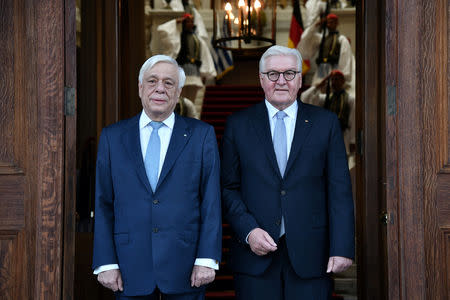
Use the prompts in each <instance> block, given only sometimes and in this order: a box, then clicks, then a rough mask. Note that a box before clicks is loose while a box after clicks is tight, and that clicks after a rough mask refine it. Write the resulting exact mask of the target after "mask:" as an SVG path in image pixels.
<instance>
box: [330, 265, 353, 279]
mask: <svg viewBox="0 0 450 300" xmlns="http://www.w3.org/2000/svg"><path fill="white" fill-rule="evenodd" d="M356 269H357V267H356V264H355V263H353V264H352V265H351V266H350V267H349V268H348V269H347V270H345V271H344V272H341V273H337V274H333V277H334V278H356Z"/></svg>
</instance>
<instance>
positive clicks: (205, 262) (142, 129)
mask: <svg viewBox="0 0 450 300" xmlns="http://www.w3.org/2000/svg"><path fill="white" fill-rule="evenodd" d="M150 122H152V120H151V119H150V118H149V117H148V116H147V114H146V113H145V111H142V113H141V117H140V118H139V136H140V140H141V151H142V158H143V159H144V160H145V153H146V151H147V146H148V140H149V139H150V135H151V133H152V131H153V128H152V127H151V126H150V125H149V124H150ZM162 123H163V124H164V125H163V126H161V127H160V128H159V130H158V135H159V138H160V140H161V151H160V157H159V170H158V178H159V175H161V170H162V167H163V164H164V159H165V158H166V154H167V149H168V148H169V143H170V138H171V137H172V131H173V126H174V125H175V114H174V113H172V114H171V115H170V116H169V117H168V118H167V119H165V120H164V121H163V122H162ZM194 265H197V266H204V267H209V268H212V269H215V270H218V269H219V263H218V262H217V261H216V260H214V259H211V258H197V259H196V260H195V262H194ZM113 269H119V265H118V264H109V265H103V266H100V267H98V268H96V269H95V270H94V274H95V275H97V274H98V273H100V272H103V271H108V270H113Z"/></svg>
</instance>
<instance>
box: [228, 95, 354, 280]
mask: <svg viewBox="0 0 450 300" xmlns="http://www.w3.org/2000/svg"><path fill="white" fill-rule="evenodd" d="M222 150H223V157H222V199H223V205H224V216H225V218H226V219H227V220H228V222H229V223H230V224H231V227H232V229H233V231H234V233H235V236H234V238H233V240H232V243H231V260H230V264H231V268H232V269H233V270H234V271H236V272H241V273H246V274H251V275H258V274H261V273H262V272H264V271H265V270H266V268H267V267H268V266H269V264H270V262H271V259H272V255H270V254H269V255H265V256H257V255H256V254H254V253H253V252H252V251H251V249H250V247H249V246H248V244H247V243H246V242H245V238H246V236H247V234H248V233H249V232H250V231H251V230H252V229H254V228H256V227H260V228H262V229H264V230H265V231H267V232H268V233H269V234H270V235H271V236H272V238H273V239H274V240H275V241H277V240H278V238H279V237H278V236H279V233H280V224H281V222H280V221H281V216H282V214H283V216H284V221H285V231H286V244H287V248H288V253H289V258H290V260H291V263H292V265H293V268H294V270H295V272H296V273H297V274H298V275H299V276H300V277H303V278H308V277H317V276H322V275H324V274H325V272H326V266H327V262H328V258H329V257H330V256H344V257H348V258H353V256H354V216H353V200H352V189H351V182H350V176H349V171H348V166H347V157H346V152H345V147H344V142H343V139H342V134H341V129H340V126H339V121H338V119H337V117H336V115H335V114H333V113H331V112H329V111H326V110H324V109H322V108H319V107H316V106H312V105H309V104H304V103H302V102H300V101H298V114H297V121H296V125H295V133H294V138H293V141H292V147H291V150H290V155H289V159H288V162H287V166H286V171H285V175H284V178H282V177H281V174H280V171H279V169H278V165H277V161H276V156H275V152H274V148H273V143H272V137H271V134H270V124H269V118H268V113H267V108H266V105H265V103H264V102H261V103H259V104H257V105H254V106H252V107H250V108H248V109H246V110H244V111H241V112H238V113H235V114H234V115H232V116H230V117H229V119H228V121H227V125H226V129H225V134H224V136H223V149H222Z"/></svg>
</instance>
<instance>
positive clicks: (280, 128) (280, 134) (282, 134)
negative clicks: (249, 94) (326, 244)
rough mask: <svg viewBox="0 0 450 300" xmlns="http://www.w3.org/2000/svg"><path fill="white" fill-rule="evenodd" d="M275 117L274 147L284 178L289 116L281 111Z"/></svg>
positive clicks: (282, 229)
mask: <svg viewBox="0 0 450 300" xmlns="http://www.w3.org/2000/svg"><path fill="white" fill-rule="evenodd" d="M275 116H276V117H277V121H276V123H275V130H274V131H273V147H274V149H275V155H276V156H277V163H278V168H279V169H280V173H281V176H282V177H283V176H284V171H285V170H286V164H287V139H286V126H285V124H284V120H283V119H284V118H285V117H286V116H287V115H286V113H285V112H284V111H281V110H280V111H279V112H277V114H276V115H275ZM284 233H285V229H284V216H281V224H280V236H282V235H284Z"/></svg>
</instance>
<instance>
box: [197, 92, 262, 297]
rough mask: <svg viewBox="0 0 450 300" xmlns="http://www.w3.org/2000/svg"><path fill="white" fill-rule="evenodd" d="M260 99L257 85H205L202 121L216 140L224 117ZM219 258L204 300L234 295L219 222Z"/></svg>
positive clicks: (226, 237) (226, 238) (226, 234)
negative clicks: (214, 275) (214, 135)
mask: <svg viewBox="0 0 450 300" xmlns="http://www.w3.org/2000/svg"><path fill="white" fill-rule="evenodd" d="M263 100H264V91H263V90H262V88H261V87H260V86H230V85H226V86H221V85H217V86H207V87H206V92H205V97H204V100H203V110H202V116H201V119H202V121H205V122H207V123H209V124H211V125H213V126H214V129H215V131H216V136H217V141H218V142H219V143H220V141H221V139H222V136H223V132H224V130H225V123H226V118H227V117H228V116H229V115H231V114H232V113H234V112H236V111H238V110H241V109H244V108H246V107H248V106H251V105H253V104H256V103H258V102H261V101H263ZM222 229H223V240H222V244H223V250H222V262H221V264H220V268H219V271H218V272H217V274H216V279H215V280H214V282H213V283H211V284H210V285H209V286H208V288H207V291H206V299H208V300H213V299H214V300H230V299H234V298H235V297H234V295H235V293H234V286H233V275H232V272H231V270H230V269H229V268H228V267H227V261H228V256H229V242H230V240H231V228H230V225H229V224H223V227H222Z"/></svg>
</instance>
